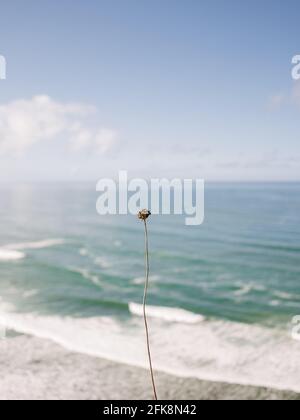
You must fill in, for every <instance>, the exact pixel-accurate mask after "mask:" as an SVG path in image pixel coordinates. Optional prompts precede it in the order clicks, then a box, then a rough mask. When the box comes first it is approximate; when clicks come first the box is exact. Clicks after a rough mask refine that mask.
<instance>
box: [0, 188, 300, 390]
mask: <svg viewBox="0 0 300 420" xmlns="http://www.w3.org/2000/svg"><path fill="white" fill-rule="evenodd" d="M0 193H1V200H0V232H1V237H0V322H1V323H2V325H3V326H5V327H6V328H8V329H9V330H14V331H16V332H20V333H26V334H32V335H34V336H37V337H41V338H48V339H50V340H53V341H55V342H56V343H58V344H61V345H63V346H64V347H66V348H68V349H71V350H74V351H78V352H81V353H85V354H89V355H94V356H99V357H103V358H107V359H109V360H113V361H118V362H121V363H126V364H131V365H136V366H141V367H147V355H146V348H145V339H144V327H143V319H142V317H141V303H142V297H143V287H144V232H143V225H142V223H141V222H140V221H139V220H138V219H137V218H136V217H134V216H99V215H98V214H97V212H96V200H97V198H98V195H97V194H98V193H97V192H96V185H94V184H92V183H91V184H88V183H86V184H84V183H83V184H47V185H38V184H36V185H29V184H24V185H2V186H1V187H0ZM149 237H150V243H149V246H150V289H149V299H148V303H149V308H148V315H149V324H150V333H151V342H152V347H153V351H152V353H153V363H154V367H155V369H157V370H161V371H164V372H167V373H172V374H175V375H178V376H182V377H195V378H200V379H209V380H217V381H224V382H229V383H240V384H252V385H264V386H271V387H275V388H280V389H290V390H294V391H298V392H300V363H299V361H300V341H297V340H296V339H293V337H292V334H291V331H292V324H291V323H292V319H293V317H295V316H296V315H300V184H297V183H278V184H275V183H269V184H268V183H266V184H265V183H236V184H230V183H219V184H217V183H216V184H214V183H211V184H207V185H206V190H205V221H204V223H203V225H201V226H185V224H184V217H183V216H172V215H170V216H152V217H151V218H150V220H149ZM8 339H10V338H8Z"/></svg>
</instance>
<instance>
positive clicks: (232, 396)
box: [0, 335, 300, 400]
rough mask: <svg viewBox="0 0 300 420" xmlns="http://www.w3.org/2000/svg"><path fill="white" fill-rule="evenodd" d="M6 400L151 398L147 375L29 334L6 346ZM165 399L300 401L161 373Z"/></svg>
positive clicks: (0, 352) (1, 370)
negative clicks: (72, 350) (69, 349)
mask: <svg viewBox="0 0 300 420" xmlns="http://www.w3.org/2000/svg"><path fill="white" fill-rule="evenodd" d="M0 377H1V379H0V399H1V400H53V399H54V400H75V399H76V400H77V399H80V400H95V399H99V400H100V399H103V400H105V399H113V400H116V399H125V400H140V399H151V398H152V394H151V386H150V382H149V381H150V379H149V374H148V372H147V371H146V370H144V369H140V368H136V367H132V366H128V365H123V364H117V363H114V362H110V361H107V360H104V359H100V358H95V357H90V356H86V355H83V354H79V353H74V352H70V351H68V350H66V349H64V348H63V347H60V346H59V345H57V344H55V343H53V342H51V341H48V340H43V339H39V338H35V337H31V336H27V335H20V336H16V337H13V338H9V339H7V340H2V341H0ZM156 380H157V388H158V393H159V398H160V399H170V400H178V399H195V400H237V399H247V400H257V399H258V400H277V399H287V400H298V399H300V394H296V393H293V392H289V391H279V390H274V389H269V388H260V387H253V386H241V385H232V384H225V383H217V382H208V381H200V380H198V379H183V378H178V377H176V376H172V375H167V374H164V373H161V372H156Z"/></svg>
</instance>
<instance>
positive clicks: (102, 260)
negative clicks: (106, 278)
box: [94, 256, 111, 268]
mask: <svg viewBox="0 0 300 420" xmlns="http://www.w3.org/2000/svg"><path fill="white" fill-rule="evenodd" d="M94 264H96V265H98V266H99V267H101V268H110V267H111V262H110V261H109V260H108V259H107V258H106V257H103V256H98V257H96V258H95V259H94Z"/></svg>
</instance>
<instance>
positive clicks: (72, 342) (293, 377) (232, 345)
mask: <svg viewBox="0 0 300 420" xmlns="http://www.w3.org/2000/svg"><path fill="white" fill-rule="evenodd" d="M0 319H1V320H2V323H3V322H4V323H5V325H6V327H8V328H11V329H15V330H17V331H19V332H22V333H27V334H31V335H34V336H37V337H40V338H46V339H51V340H53V341H55V342H56V343H58V344H60V345H62V346H64V347H65V348H67V349H69V350H72V351H77V352H81V353H84V354H88V355H91V356H98V357H104V358H106V359H109V360H113V361H116V362H121V363H126V364H131V365H135V366H141V367H148V360H147V354H146V349H145V335H144V325H143V320H142V319H140V318H135V319H133V320H132V326H131V327H130V328H128V324H125V323H124V324H121V323H119V322H117V321H116V320H114V319H111V318H108V317H101V318H82V319H77V318H76V319H75V318H70V317H66V318H63V317H58V316H53V317H52V316H48V317H41V316H34V315H26V314H17V313H7V312H6V313H5V314H2V316H1V312H0ZM150 332H151V344H152V356H153V363H154V367H155V369H157V370H160V371H164V372H166V373H171V374H174V375H178V376H182V377H196V378H199V379H204V380H205V379H206V380H213V381H223V382H228V383H240V384H244V385H260V386H268V387H273V388H277V389H289V390H294V391H297V392H300V364H299V359H300V342H298V341H296V340H292V338H290V336H289V335H288V334H287V333H286V332H284V331H283V332H280V331H276V330H273V329H268V328H264V327H261V326H255V325H246V324H240V323H235V322H228V321H212V320H207V321H204V322H201V323H198V324H181V323H168V324H166V322H165V321H163V320H160V319H151V322H150ZM285 355H288V357H285Z"/></svg>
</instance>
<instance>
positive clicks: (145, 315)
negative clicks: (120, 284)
mask: <svg viewBox="0 0 300 420" xmlns="http://www.w3.org/2000/svg"><path fill="white" fill-rule="evenodd" d="M144 227H145V263H146V280H145V290H144V299H143V314H144V322H145V330H146V339H147V351H148V358H149V366H150V374H151V381H152V387H153V393H154V399H155V400H157V393H156V387H155V381H154V373H153V368H152V359H151V351H150V340H149V329H148V322H147V314H146V304H147V292H148V285H149V247H148V229H147V221H146V219H144Z"/></svg>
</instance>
